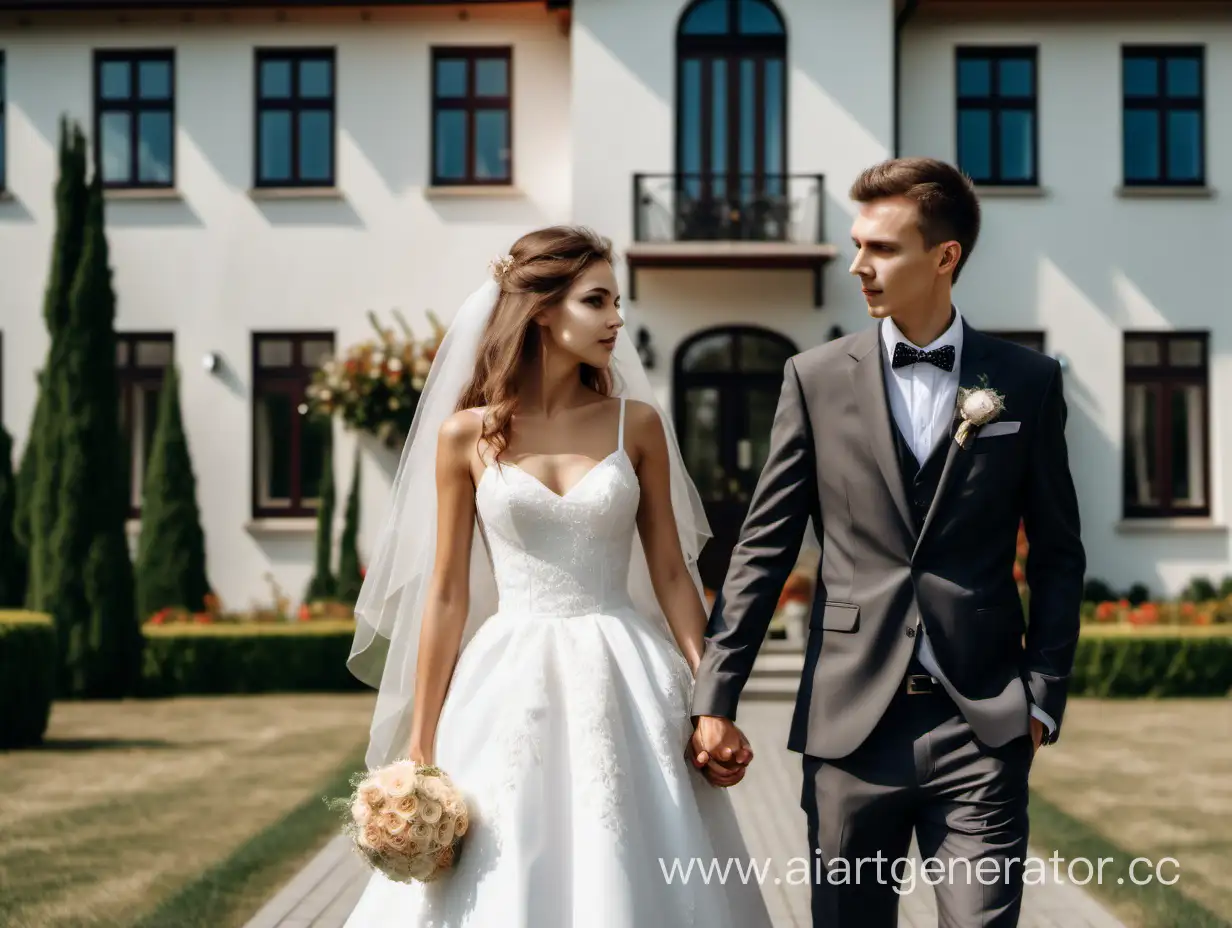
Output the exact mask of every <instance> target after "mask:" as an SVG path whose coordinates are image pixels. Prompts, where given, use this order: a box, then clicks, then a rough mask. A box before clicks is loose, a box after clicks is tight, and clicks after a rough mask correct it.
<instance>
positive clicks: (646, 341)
mask: <svg viewBox="0 0 1232 928" xmlns="http://www.w3.org/2000/svg"><path fill="white" fill-rule="evenodd" d="M634 344H635V345H637V356H638V357H639V358H641V361H642V367H644V368H646V370H648V371H652V370H654V366H655V351H654V348H653V347H651V344H650V330H649V329H647V328H646V327H645V326H644V325H643V326H638V329H637V335H636V337H635V341H634Z"/></svg>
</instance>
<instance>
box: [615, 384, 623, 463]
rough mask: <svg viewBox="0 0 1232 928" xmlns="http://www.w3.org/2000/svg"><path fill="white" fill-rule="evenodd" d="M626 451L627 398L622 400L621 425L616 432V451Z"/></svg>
mask: <svg viewBox="0 0 1232 928" xmlns="http://www.w3.org/2000/svg"><path fill="white" fill-rule="evenodd" d="M624 449H625V398H624V397H623V396H622V397H621V398H620V425H619V426H618V427H617V431H616V450H617V451H624Z"/></svg>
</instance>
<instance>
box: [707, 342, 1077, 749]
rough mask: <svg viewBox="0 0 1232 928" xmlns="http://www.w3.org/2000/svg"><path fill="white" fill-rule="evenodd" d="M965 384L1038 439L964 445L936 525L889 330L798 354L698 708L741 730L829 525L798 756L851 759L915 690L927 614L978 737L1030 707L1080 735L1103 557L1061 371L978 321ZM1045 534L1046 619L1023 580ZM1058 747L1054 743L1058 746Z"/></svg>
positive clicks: (1006, 730) (797, 717) (713, 628)
mask: <svg viewBox="0 0 1232 928" xmlns="http://www.w3.org/2000/svg"><path fill="white" fill-rule="evenodd" d="M963 325H964V334H963V350H962V357H961V361H960V370H959V373H960V384H961V385H962V386H964V387H972V386H976V385H978V380H979V377H980V375H981V374H983V375H986V377H987V382H988V385H989V386H991V387H992V388H994V389H996V390H998V391H1000V392H1001V393H1002V394H1003V395H1004V396H1005V409H1004V410H1003V411H1002V413H1001V415H1000V416H999V418H998V420H997V421H999V422H1002V423H1009V422H1019V423H1021V424H1020V426H1019V428H1018V431H1016V432H1011V433H1005V431H1004V427H1003V429H1002V434H998V435H992V436H988V437H984V438H980V437H979V432H978V430H977V432H976V437H975V440H974V441H972V442H970V443H969V444H968V446H967V448H965V449H964V448H961V447H960V446H959V445H958V443H957V442H955V441H953V440H951V441H950V442H949V448H948V451H947V456H946V459H945V466H944V470H943V471H942V475H941V478H940V483H939V485H938V487H937V493H936V496H935V497H934V499H933V502H932V507H931V509H930V510H929V511H928V515H927V517H926V518H925V520H924V523H923V527H922V529H921V530H920V531H919V532H918V533H917V531H916V528H915V521H914V520H913V518H912V514H911V509H910V505H909V502H908V500H907V497H906V489H905V486H904V482H903V479H902V475H901V469H900V466H899V462H898V456H897V454H896V452H895V446H894V438H893V435H892V433H891V431H890V430H891V429H892V428H893V424H892V422H891V420H890V413H889V405H888V403H887V402H886V394H885V379H884V376H883V373H882V365H883V363H885V362H883V360H882V357H883V352H882V350H881V343H880V338H879V335H878V330H877V328H876V327H875V326H874V327H872V328H869V329H866V330H864V331H862V332H859V333H856V334H853V335H847V336H844V337H842V338H839V339H836V340H834V341H831V342H828V343H826V344H824V345H821V346H818V347H816V348H812V349H810V350H808V351H805V352H803V353H801V354H798V355H796V356H795V357H793V358H791V359H790V360H789V361H788V362H787V365H786V367H785V369H784V373H783V387H782V393H781V395H780V398H779V405H778V410H777V412H776V413H775V418H774V425H773V428H772V430H771V438H770V452H769V457H768V459H767V462H766V466H765V468H764V469H763V471H762V473H761V476H760V478H759V480H758V484H757V489H756V491H755V493H754V495H753V499H752V502H751V505H750V509H749V514H748V516H747V518H746V519H745V522H744V526H743V528H742V530H741V534H740V541H739V543H738V545H737V546H736V549H735V551H734V552H733V555H732V559H731V566H730V568H729V570H728V573H727V577H726V580H725V581H724V584H723V588H722V590H721V591H720V594H719V596H718V597H717V599H716V602H715V606H714V609H713V611H712V613H711V616H710V623H709V627H708V629H707V634H706V648H705V653H704V655H703V657H702V662H701V666H700V667H699V668H698V674H697V681H696V686H695V688H694V697H693V708H692V712H693V714H694V716H698V715H717V716H725V717H727V718H730V719H733V720H734V719H735V718H736V707H737V703H738V702H739V698H740V692H741V690H742V688H743V687H744V684H745V681H746V680H747V679H748V677H749V673H750V672H751V670H752V667H753V660H754V658H755V657H756V655H757V650H758V648H759V647H760V645H761V643H762V641H763V640H764V639H765V635H766V630H767V628H768V626H769V623H770V619H771V617H772V616H773V613H774V610H775V607H776V604H777V601H778V597H779V593H780V591H781V590H782V587H783V583H784V582H785V580H786V578H787V575H788V573H789V572H790V570H791V569H792V567H793V566H794V564H795V562H796V557H797V555H798V552H799V548H800V543H801V541H802V539H803V535H804V531H805V527H806V525H807V523H808V520H809V518H810V517H812V520H813V525H814V527H815V530H816V532H817V537H818V540H819V541H820V542H821V548H822V552H821V560H820V564H819V567H818V572H817V587H816V597H815V600H814V603H813V608H812V612H811V615H810V622H809V626H810V628H809V636H808V644H807V648H806V651H805V662H804V673H803V677H802V679H801V683H800V688H799V692H798V695H797V698H796V706H795V713H794V716H793V719H792V725H791V735H790V739H789V742H788V747H789V748H790V749H791V750H793V751H801V752H803V753H806V754H811V755H815V756H818V757H829V758H835V757H842V756H844V755H846V754H849V753H850V752H851V751H853V750H855V749H856V748H857V747H858V746H859V745H860V744H861V743H862V742H863V741H864V739H865V738H866V737H867V736H868V734H869V733H870V732H871V731H872V729H873V727H874V725H876V724H877V721H878V720H879V719H880V717H881V716H882V714H883V713H884V711H885V709H886V707H887V706H888V704H889V702H890V699H891V697H892V696H893V695H894V693H895V691H896V690H897V689H898V688H899V687H900V686H902V683H903V677H904V675H905V674H906V672H907V668H908V664H909V662H910V660H911V655H912V651H913V649H914V647H915V645H916V637H915V626H916V624H917V622H922V623H923V625H924V627H925V629H926V630H927V633H928V639H929V643H930V645H932V649H933V652H934V654H935V655H936V658H937V661H938V663H939V664H940V667H941V670H942V672H943V674H944V679H943V681H942V682H943V685H944V686H945V687H946V688H947V690H948V692H949V693H950V695H951V696H952V697H953V698H954V700H955V702H956V703H957V704H958V706H959V708H960V710H961V711H962V713H963V715H964V717H965V718H966V719H967V721H968V723H969V724H970V725H971V727H972V729H973V730H974V732H975V734H976V736H977V737H978V738H979V739H980V740H981V741H983V742H985V743H986V744H988V745H990V746H994V747H995V746H998V745H1001V744H1004V743H1005V742H1007V741H1009V740H1011V739H1013V738H1015V737H1017V736H1020V735H1023V734H1026V733H1027V732H1028V731H1029V730H1030V728H1029V715H1030V712H1029V705H1028V700H1032V701H1034V702H1036V703H1038V704H1039V706H1040V708H1041V709H1043V710H1044V711H1045V712H1047V713H1048V714H1049V715H1050V716H1052V718H1053V719H1054V720H1055V721H1056V722H1057V730H1056V732H1054V733H1053V736H1052V738H1051V740H1053V741H1055V740H1056V738H1057V737H1058V736H1059V734H1060V731H1061V724H1062V723H1061V719H1062V716H1063V715H1064V710H1065V697H1066V687H1067V681H1068V678H1069V674H1070V671H1071V669H1072V666H1073V659H1074V651H1075V647H1076V643H1077V640H1078V612H1079V605H1080V603H1081V599H1082V583H1083V574H1084V572H1085V569H1086V558H1085V552H1084V550H1083V546H1082V541H1081V538H1080V533H1079V519H1078V501H1077V498H1076V495H1075V492H1074V484H1073V480H1072V478H1071V475H1070V469H1069V459H1068V453H1067V450H1066V443H1065V421H1066V406H1065V399H1064V396H1063V393H1062V384H1061V371H1060V366H1059V365H1058V364H1057V362H1056V361H1055V360H1052V359H1050V358H1048V357H1047V356H1045V355H1042V354H1039V353H1037V352H1034V351H1031V350H1030V349H1027V348H1023V347H1020V346H1018V345H1015V344H1012V343H1010V342H1007V341H1004V340H1001V339H996V338H993V337H991V336H988V335H984V334H983V333H981V332H979V331H977V330H975V329H973V328H971V326H970V325H968V324H967V323H966V322H965V321H964V323H963ZM1020 518H1021V519H1024V520H1025V524H1026V531H1027V535H1028V539H1029V541H1030V546H1031V548H1030V554H1029V557H1028V560H1027V581H1028V584H1029V586H1030V588H1031V596H1030V609H1029V617H1027V621H1026V626H1025V635H1024V615H1023V610H1022V607H1021V605H1020V602H1019V598H1018V591H1017V586H1016V584H1015V582H1014V577H1013V565H1014V558H1015V550H1016V542H1017V534H1018V524H1019V519H1020ZM1045 737H1047V736H1045Z"/></svg>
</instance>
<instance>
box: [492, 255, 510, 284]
mask: <svg viewBox="0 0 1232 928" xmlns="http://www.w3.org/2000/svg"><path fill="white" fill-rule="evenodd" d="M512 268H513V255H501V256H500V257H497V258H493V259H492V260H491V261H490V262H488V269H489V270H490V271H491V272H492V276H493V277H495V278H496V279H497V280H500V279H501V278H503V277H504V276H505V275H506V274H508V273H509V271H510V270H511V269H512Z"/></svg>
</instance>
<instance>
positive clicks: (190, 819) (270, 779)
mask: <svg viewBox="0 0 1232 928" xmlns="http://www.w3.org/2000/svg"><path fill="white" fill-rule="evenodd" d="M373 698H374V695H373V694H371V693H360V694H340V695H329V694H323V695H316V694H312V695H268V696H238V697H201V698H180V699H170V700H150V701H124V702H118V703H97V702H82V703H57V704H56V706H55V707H54V709H53V712H52V717H51V725H50V727H49V729H48V733H47V740H46V743H45V745H44V746H43V747H41V748H39V749H35V750H26V751H13V752H8V753H0V835H2V836H3V837H2V838H0V924H4V925H6V926H10V928H27V926H29V928H34V926H38V928H63V926H102V925H119V924H130V923H133V922H134V921H137V920H138V919H139V918H140V917H141V916H142V915H143V914H144V913H146V912H149V911H151V910H153V909H154V908H156V907H157V906H158V905H159V903H160V902H161V901H163V900H164V899H166V898H167V897H169V896H172V895H174V894H175V893H177V892H178V891H179V890H180V889H181V888H182V887H184V886H185V885H186V884H188V883H190V882H192V881H193V880H195V879H198V878H199V877H200V876H201V875H202V874H203V873H205V872H206V871H208V870H209V869H210V868H211V867H213V866H215V865H217V864H218V863H219V862H220V861H223V860H225V859H227V858H228V857H230V856H231V855H232V854H233V853H234V852H235V851H236V850H237V849H238V848H240V847H242V846H243V845H244V844H245V843H246V842H247V841H249V839H251V838H252V837H253V836H254V835H256V834H258V833H260V832H262V831H263V830H264V829H267V828H269V827H270V826H271V825H274V824H275V823H276V822H279V821H280V820H281V819H282V818H283V817H284V816H286V815H287V814H288V813H290V812H291V811H292V810H294V809H295V808H296V807H298V806H300V805H301V804H302V803H304V802H305V801H306V800H310V799H311V798H312V797H313V794H314V792H316V791H318V790H320V789H321V788H322V784H323V783H326V782H328V780H329V779H330V777H331V776H332V775H334V774H336V771H337V769H338V767H339V765H340V764H342V763H344V762H345V761H346V760H347V759H348V758H352V757H355V756H356V752H357V751H358V750H359V749H361V748H362V746H363V744H364V743H365V741H366V738H367V733H368V722H369V720H370V717H371V712H372V705H373ZM312 850H313V849H312V848H302V849H296V853H297V854H302V855H303V856H307V854H309V853H311V851H312ZM292 869H293V868H292ZM256 902H257V903H258V904H259V902H260V899H259V898H258V899H257V900H256ZM218 928H224V926H222V925H221V924H220V925H219V926H218Z"/></svg>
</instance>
